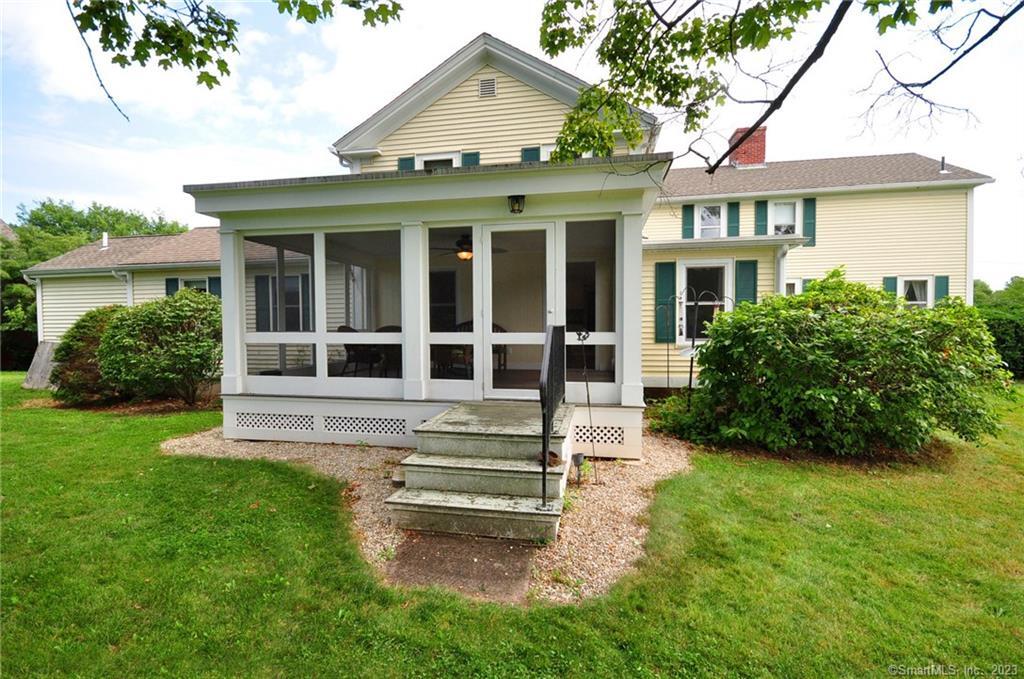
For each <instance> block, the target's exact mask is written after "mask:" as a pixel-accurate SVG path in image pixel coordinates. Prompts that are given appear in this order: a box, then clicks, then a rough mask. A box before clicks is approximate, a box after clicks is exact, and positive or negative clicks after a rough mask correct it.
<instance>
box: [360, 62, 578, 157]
mask: <svg viewBox="0 0 1024 679" xmlns="http://www.w3.org/2000/svg"><path fill="white" fill-rule="evenodd" d="M480 78H495V79H496V80H497V86H498V90H497V92H498V94H497V96H495V97H480V96H478V94H477V81H478V80H479V79H480ZM568 111H569V107H568V106H566V105H565V104H563V103H561V102H560V101H557V100H556V99H553V98H551V97H549V96H548V95H546V94H544V93H542V92H540V91H538V90H536V89H534V88H532V87H530V86H529V85H526V84H525V83H523V82H521V81H519V80H517V79H515V78H513V77H511V76H509V75H507V74H505V73H503V72H501V71H499V70H497V69H495V68H493V67H491V66H485V67H483V68H481V69H480V70H479V71H477V72H476V73H474V74H473V75H472V76H471V77H469V78H467V79H466V80H464V81H463V82H462V83H461V84H459V85H457V86H456V87H455V88H453V89H452V90H451V91H450V92H448V93H447V94H445V95H444V96H442V97H441V98H440V99H438V100H437V101H435V102H434V103H433V104H431V105H430V106H428V107H427V108H425V109H424V110H423V111H421V112H420V113H418V114H417V115H416V116H414V117H413V118H412V119H411V120H410V121H409V122H407V123H405V124H404V125H402V126H401V127H400V128H399V129H397V130H395V131H394V132H392V133H391V134H390V135H388V136H387V137H385V138H384V139H383V140H382V141H381V142H380V144H379V145H378V146H379V147H380V149H381V151H382V152H383V155H382V156H381V157H379V158H376V159H373V160H367V161H364V162H363V163H362V168H361V169H362V171H363V172H379V171H387V170H396V169H398V158H399V157H400V156H412V155H416V154H417V153H419V154H424V153H444V152H448V151H479V152H480V163H481V164H485V165H490V164H494V163H518V162H519V160H520V156H519V152H520V150H521V149H522V148H523V147H524V146H538V145H540V144H553V143H554V142H555V138H556V137H557V136H558V132H559V130H561V129H562V121H563V119H564V117H565V114H566V113H567V112H568Z"/></svg>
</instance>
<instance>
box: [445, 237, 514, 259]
mask: <svg viewBox="0 0 1024 679" xmlns="http://www.w3.org/2000/svg"><path fill="white" fill-rule="evenodd" d="M430 249H431V250H440V251H441V252H440V253H438V254H436V255H434V256H435V257H443V256H445V255H455V256H456V257H458V258H459V259H460V260H462V261H463V262H468V261H469V260H471V259H473V237H472V236H470V235H469V234H468V233H464V234H462V235H461V236H459V239H458V240H456V241H455V247H453V248H442V247H433V248H430ZM491 252H493V253H495V254H502V253H505V252H508V250H506V249H504V248H492V250H491Z"/></svg>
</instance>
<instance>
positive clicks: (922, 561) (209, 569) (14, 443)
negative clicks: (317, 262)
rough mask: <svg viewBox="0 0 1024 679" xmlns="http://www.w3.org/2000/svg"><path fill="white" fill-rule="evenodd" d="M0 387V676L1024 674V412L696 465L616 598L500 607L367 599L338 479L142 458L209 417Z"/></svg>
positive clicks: (445, 598)
mask: <svg viewBox="0 0 1024 679" xmlns="http://www.w3.org/2000/svg"><path fill="white" fill-rule="evenodd" d="M0 379H2V382H0V386H2V389H3V411H2V417H3V422H2V434H3V451H2V455H3V457H2V493H3V502H2V509H3V525H2V536H0V537H2V586H0V603H2V607H3V609H2V623H3V630H2V632H3V634H2V644H3V646H2V649H0V650H2V656H0V659H2V660H0V661H2V670H3V672H4V674H5V676H24V675H36V674H59V673H70V674H82V675H106V676H111V675H113V676H117V675H156V674H160V673H165V674H171V675H195V674H218V675H220V674H230V675H313V674H317V675H326V676H354V675H368V676H412V675H438V674H455V673H458V674H460V675H490V676H512V675H523V676H525V675H547V676H566V675H569V676H584V675H588V676H589V675H603V676H624V675H657V674H662V675H678V674H698V675H699V674H707V675H717V676H721V675H752V676H769V675H775V676H780V675H781V676H820V675H822V674H826V675H830V676H831V675H857V676H862V675H865V674H873V675H884V674H885V670H886V667H887V666H889V665H892V664H897V665H908V666H915V665H925V664H928V663H938V664H957V665H965V664H975V665H977V666H979V667H980V668H982V669H983V670H985V671H987V670H988V669H989V666H990V665H991V664H994V663H1018V665H1019V666H1020V670H1019V671H1020V672H1022V673H1024V528H1022V527H1024V407H1022V406H1021V404H1020V403H1018V404H1017V406H1016V410H1014V411H1012V412H1008V414H1007V419H1006V422H1007V430H1006V431H1005V432H1004V434H1003V435H1002V437H1001V438H1000V439H999V440H997V441H991V442H989V443H988V444H987V445H985V446H984V447H982V448H975V447H972V446H965V445H954V446H953V453H952V455H951V456H950V459H949V460H947V461H945V462H941V463H933V464H931V465H927V466H916V467H908V466H902V467H899V466H889V467H879V466H875V467H843V466H837V465H828V464H820V463H808V462H800V463H794V462H780V461H774V460H768V459H757V458H751V457H741V456H732V455H727V454H720V453H716V454H713V453H701V454H698V455H697V456H696V458H695V470H694V471H693V472H692V473H690V474H688V475H686V476H681V477H679V478H676V479H673V480H671V481H668V482H665V483H662V484H661V486H660V487H659V490H658V493H657V497H656V499H655V502H654V507H653V509H652V516H651V534H650V537H649V540H648V552H649V556H648V557H647V558H646V560H645V561H644V563H643V564H642V567H641V568H640V570H639V572H638V573H637V574H636V575H635V576H633V577H630V578H628V579H627V580H626V581H624V582H622V583H620V585H618V586H617V587H616V588H615V589H614V590H613V591H612V593H611V594H610V595H608V596H607V597H604V598H601V599H598V600H594V601H590V602H588V603H585V604H583V605H581V606H570V607H555V606H546V605H535V606H533V607H531V608H529V609H509V608H503V607H500V606H497V605H488V604H477V603H470V602H467V601H465V600H464V599H462V598H460V597H459V596H456V595H452V594H447V593H445V592H441V591H415V592H408V593H405V592H398V591H393V590H390V589H388V588H386V587H383V586H381V585H380V584H379V583H378V582H377V580H376V579H375V578H374V576H373V574H372V572H371V570H370V569H369V567H368V566H367V565H366V564H364V563H363V562H362V561H361V559H360V557H359V554H358V551H357V549H356V547H355V545H354V543H353V540H352V537H351V535H350V530H351V528H350V521H349V516H348V514H347V512H346V510H345V509H344V505H343V501H342V497H341V493H340V491H341V485H339V484H338V483H335V482H334V481H331V480H328V479H325V478H322V477H318V476H315V475H313V474H312V473H308V472H306V471H303V470H300V469H295V468H291V467H288V466H285V465H283V464H272V463H262V462H240V461H239V462H230V461H229V462H225V461H213V460H206V459H186V458H170V457H162V456H161V455H159V454H158V452H157V448H158V444H159V442H160V441H161V440H162V439H165V438H168V437H172V436H178V435H181V434H185V433H188V432H192V431H196V430H199V429H203V428H206V427H210V426H214V425H216V424H217V423H218V420H219V415H218V414H217V413H209V412H204V413H190V414H180V415H164V416H119V415H113V414H109V413H98V412H76V411H69V410H54V409H47V408H19V407H18V404H19V403H20V402H21V401H24V400H25V399H27V398H37V397H38V396H39V394H37V393H34V392H26V391H23V390H21V389H20V388H19V386H18V385H19V383H20V380H21V375H16V374H10V373H7V374H4V375H3V376H2V378H0ZM256 503H258V505H256Z"/></svg>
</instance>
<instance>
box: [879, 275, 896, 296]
mask: <svg viewBox="0 0 1024 679" xmlns="http://www.w3.org/2000/svg"><path fill="white" fill-rule="evenodd" d="M882 289H883V290H885V291H886V292H891V293H892V294H894V295H895V294H896V277H895V276H886V277H885V278H883V279H882Z"/></svg>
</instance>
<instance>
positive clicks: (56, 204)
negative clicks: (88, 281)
mask: <svg viewBox="0 0 1024 679" xmlns="http://www.w3.org/2000/svg"><path fill="white" fill-rule="evenodd" d="M14 229H15V234H16V238H15V239H14V240H7V239H3V238H0V330H2V331H4V332H10V331H14V330H27V331H31V332H34V331H35V329H36V308H35V304H36V296H35V290H33V289H32V287H31V286H29V285H28V283H27V281H26V280H25V278H24V277H23V276H22V271H24V270H25V269H28V268H29V267H31V266H33V265H34V264H38V263H39V262H44V261H46V260H48V259H52V258H54V257H56V256H58V255H62V254H64V253H65V252H68V251H70V250H73V249H75V248H77V247H79V246H81V245H85V244H86V243H89V242H90V241H94V240H97V239H99V237H100V236H101V234H102V233H103V232H107V233H109V234H110V235H111V236H114V237H117V236H138V235H156V234H170V233H181V232H182V231H186V230H187V227H186V226H185V225H183V224H181V223H179V222H176V221H173V220H167V219H165V218H164V217H163V216H162V215H156V216H155V217H147V216H146V215H144V214H142V213H141V212H136V211H132V210H121V209H119V208H115V207H110V206H109V205H100V204H99V203H93V204H92V205H90V206H89V207H88V208H86V209H85V210H79V209H78V208H76V207H75V206H74V205H73V204H71V203H68V202H65V201H59V200H57V201H55V200H53V199H51V198H47V199H46V200H44V201H40V202H38V203H36V205H35V206H34V207H32V208H31V209H30V208H28V207H26V206H25V205H19V206H18V224H16V225H15V226H14Z"/></svg>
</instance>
